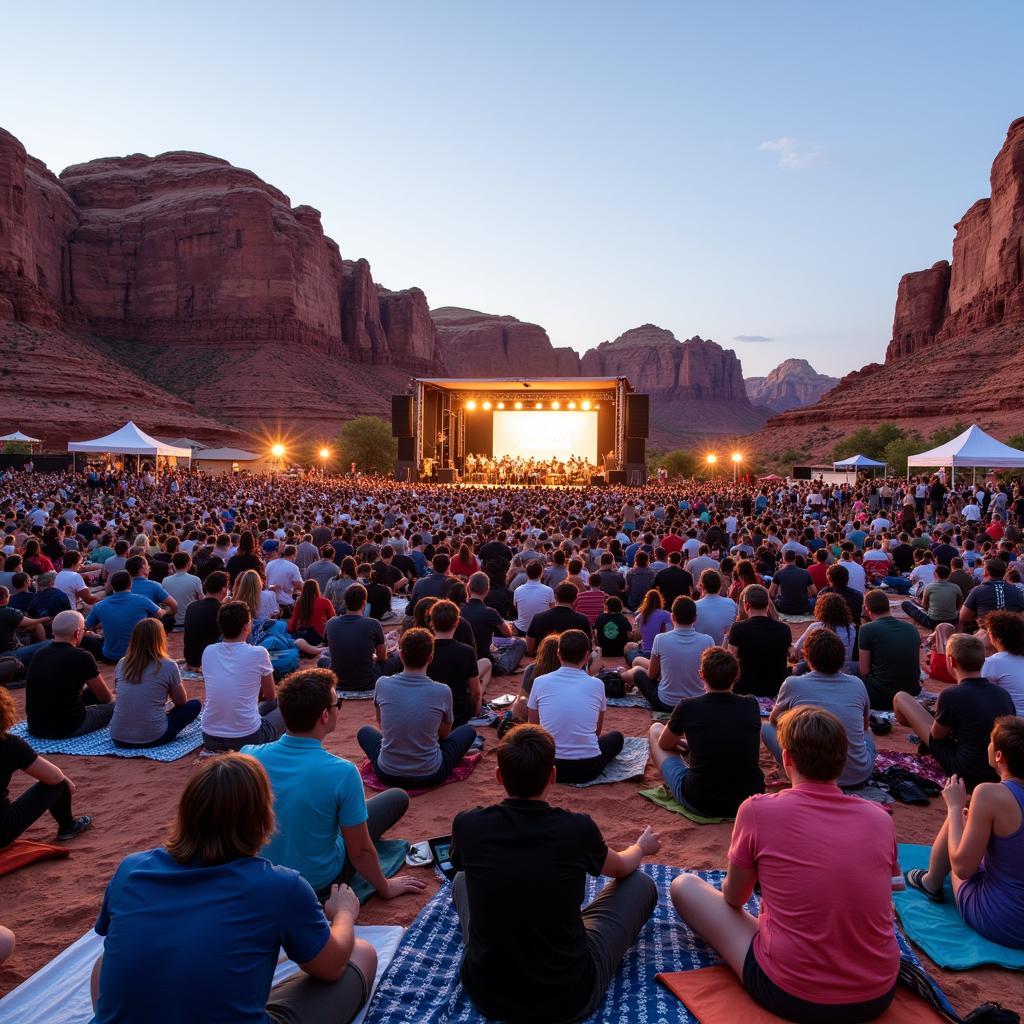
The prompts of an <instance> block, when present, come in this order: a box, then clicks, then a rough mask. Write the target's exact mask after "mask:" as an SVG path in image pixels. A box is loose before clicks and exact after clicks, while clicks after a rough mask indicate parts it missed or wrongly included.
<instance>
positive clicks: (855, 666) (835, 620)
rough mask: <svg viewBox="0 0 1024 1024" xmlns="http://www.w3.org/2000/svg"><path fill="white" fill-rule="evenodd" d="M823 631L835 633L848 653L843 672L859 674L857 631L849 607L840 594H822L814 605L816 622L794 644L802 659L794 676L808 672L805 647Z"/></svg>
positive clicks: (796, 652) (794, 650)
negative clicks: (856, 655)
mask: <svg viewBox="0 0 1024 1024" xmlns="http://www.w3.org/2000/svg"><path fill="white" fill-rule="evenodd" d="M821 629H827V630H829V631H831V632H832V633H835V635H836V636H837V637H839V639H840V640H842V642H843V649H844V650H845V651H846V660H845V663H844V666H843V671H844V672H848V673H850V674H851V675H855V674H856V673H857V672H859V671H860V665H859V662H858V661H857V659H856V657H855V653H856V650H857V629H856V627H855V626H854V624H853V618H852V616H851V615H850V608H849V605H847V603H846V602H845V601H844V600H843V599H842V598H841V597H840V596H839V595H838V594H822V595H821V597H819V598H818V600H817V601H816V602H815V605H814V621H813V622H811V623H809V624H808V626H807V628H806V629H805V630H804V631H803V633H801V634H800V636H799V638H798V639H797V641H796V643H795V644H793V652H794V653H795V654H796V656H797V657H798V658H799V659H800V661H798V662H797V666H796V669H795V670H794V672H793V674H794V675H802V674H803V673H804V672H806V671H807V662H806V661H805V660H804V655H803V651H804V645H805V644H806V643H807V641H808V640H810V638H811V637H812V636H814V634H815V633H816V632H818V630H821Z"/></svg>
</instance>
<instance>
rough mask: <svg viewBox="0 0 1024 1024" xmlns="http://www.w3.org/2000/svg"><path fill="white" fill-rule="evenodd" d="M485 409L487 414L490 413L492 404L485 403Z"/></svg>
mask: <svg viewBox="0 0 1024 1024" xmlns="http://www.w3.org/2000/svg"><path fill="white" fill-rule="evenodd" d="M484 409H485V410H486V411H487V412H490V409H491V403H490V402H484Z"/></svg>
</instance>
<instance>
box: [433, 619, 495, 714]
mask: <svg viewBox="0 0 1024 1024" xmlns="http://www.w3.org/2000/svg"><path fill="white" fill-rule="evenodd" d="M458 625H459V609H458V606H457V605H456V604H455V603H454V602H452V601H448V600H444V601H438V602H437V603H436V604H434V605H432V606H431V608H430V630H431V632H432V633H433V634H434V657H433V660H432V661H431V662H430V664H429V665H428V666H427V675H428V676H430V678H431V679H433V680H434V682H435V683H444V684H445V686H447V687H448V689H449V690H451V691H452V726H453V728H457V727H458V726H460V725H465V724H466V723H467V722H468V721H469V720H470V719H471V718H476V716H477V715H479V714H480V703H481V699H482V695H483V691H484V689H485V688H486V686H487V682H488V680H489V679H490V675H491V663H490V661H489V660H487V659H486V658H485V659H482V660H481V662H478V661H477V657H476V651H474V650H473V648H472V647H470V646H468V645H467V644H463V643H459V641H458V640H456V639H455V630H456V629H457V628H458ZM481 665H485V666H486V668H483V669H482V668H481ZM482 675H485V676H486V678H482Z"/></svg>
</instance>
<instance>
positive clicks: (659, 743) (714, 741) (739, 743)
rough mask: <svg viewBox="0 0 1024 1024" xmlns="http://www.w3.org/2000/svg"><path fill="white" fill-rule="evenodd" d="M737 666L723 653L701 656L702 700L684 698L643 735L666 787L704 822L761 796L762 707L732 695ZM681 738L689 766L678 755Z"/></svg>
mask: <svg viewBox="0 0 1024 1024" xmlns="http://www.w3.org/2000/svg"><path fill="white" fill-rule="evenodd" d="M739 674H740V666H739V663H738V662H737V661H736V658H735V657H733V655H732V654H730V653H729V652H728V651H726V650H724V649H723V648H721V647H709V648H708V649H707V650H706V651H704V653H703V654H702V655H701V659H700V675H701V678H702V679H703V680H704V685H705V687H707V693H705V694H704V695H703V696H701V697H685V698H684V699H683V700H681V701H680V702H679V703H678V704H677V705H676V708H675V711H673V712H672V717H671V719H669V722H668V724H667V725H662V724H661V723H660V722H655V723H654V725H652V726H651V731H650V734H649V736H648V739H649V741H650V745H651V759H652V760H653V761H654V765H655V767H656V768H657V769H658V771H660V772H661V776H662V778H663V779H664V780H665V786H666V788H667V789H668V791H669V792H670V793H671V794H672V796H673V798H674V799H675V800H677V801H678V802H679V803H680V804H682V805H683V806H684V807H687V808H689V809H690V810H691V811H695V812H696V813H697V814H700V815H703V816H705V817H709V818H731V817H733V816H734V815H735V814H736V809H737V808H738V807H739V805H740V804H741V803H743V801H744V800H746V798H747V797H748V796H753V794H754V793H763V792H764V775H763V773H762V772H761V769H760V767H759V764H758V762H759V759H760V755H761V709H760V708H759V707H758V704H757V701H756V700H754V699H753V698H752V697H740V696H738V695H737V694H735V693H733V692H732V688H733V686H734V685H735V683H736V680H737V679H738V678H739ZM684 738H685V740H686V745H687V748H688V751H689V757H688V763H687V761H686V760H684V759H683V758H682V757H681V756H680V742H681V741H682V740H683V739H684Z"/></svg>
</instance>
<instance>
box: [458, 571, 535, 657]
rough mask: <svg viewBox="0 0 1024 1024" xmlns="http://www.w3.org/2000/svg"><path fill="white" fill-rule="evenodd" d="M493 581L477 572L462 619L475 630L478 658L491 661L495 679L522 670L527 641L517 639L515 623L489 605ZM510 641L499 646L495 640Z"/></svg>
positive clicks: (474, 575)
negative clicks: (505, 618) (488, 599)
mask: <svg viewBox="0 0 1024 1024" xmlns="http://www.w3.org/2000/svg"><path fill="white" fill-rule="evenodd" d="M490 589H491V581H490V579H489V578H488V576H487V573H485V572H475V573H473V575H472V576H470V577H469V587H468V593H467V595H466V597H467V600H466V603H465V604H464V605H463V606H462V608H461V609H460V614H461V616H462V620H463V621H464V622H467V623H468V624H469V626H470V628H471V629H472V630H473V637H474V639H475V641H476V651H477V655H478V656H479V657H481V658H488V659H489V660H490V662H491V665H492V673H493V675H495V676H507V675H511V674H512V673H513V672H515V671H516V669H517V668H518V667H519V663H520V662H521V661H522V660H523V655H524V654H526V641H525V640H523V639H522V638H521V637H517V636H514V633H513V631H512V623H511V622H506V621H505V620H504V619H503V618H502V617H501V615H500V614H499V613H498V611H497V610H496V609H495V608H492V607H491V606H490V605H489V604H488V603H487V598H488V596H489V592H490ZM495 636H500V637H502V638H510V637H511V638H513V639H510V640H509V642H508V643H507V644H503V645H502V646H501V647H498V646H496V645H495V644H494V637H495Z"/></svg>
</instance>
